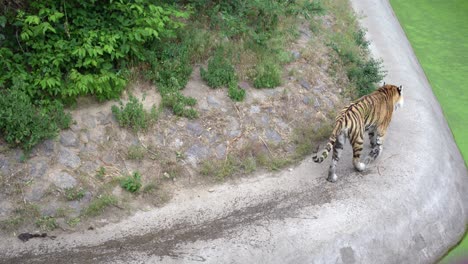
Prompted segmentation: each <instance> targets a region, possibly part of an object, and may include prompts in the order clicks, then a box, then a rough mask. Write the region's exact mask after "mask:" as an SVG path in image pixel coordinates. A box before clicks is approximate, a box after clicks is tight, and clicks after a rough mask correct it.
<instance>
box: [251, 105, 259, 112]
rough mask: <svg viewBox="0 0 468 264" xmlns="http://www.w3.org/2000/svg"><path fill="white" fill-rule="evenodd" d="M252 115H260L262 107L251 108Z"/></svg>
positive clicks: (253, 106) (254, 106)
mask: <svg viewBox="0 0 468 264" xmlns="http://www.w3.org/2000/svg"><path fill="white" fill-rule="evenodd" d="M250 113H251V114H258V113H260V106H258V105H252V106H250Z"/></svg>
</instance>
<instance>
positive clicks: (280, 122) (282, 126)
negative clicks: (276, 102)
mask: <svg viewBox="0 0 468 264" xmlns="http://www.w3.org/2000/svg"><path fill="white" fill-rule="evenodd" d="M276 124H277V125H278V126H279V127H281V128H282V129H289V125H288V124H286V123H285V122H284V121H283V120H281V119H278V120H277V121H276Z"/></svg>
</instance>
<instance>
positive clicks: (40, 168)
mask: <svg viewBox="0 0 468 264" xmlns="http://www.w3.org/2000/svg"><path fill="white" fill-rule="evenodd" d="M30 162H31V163H32V164H31V167H30V169H29V176H30V177H32V178H41V177H42V176H44V174H45V173H46V171H47V170H48V169H49V166H48V165H47V162H46V161H45V160H35V161H30Z"/></svg>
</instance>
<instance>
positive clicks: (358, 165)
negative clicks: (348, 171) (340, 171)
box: [350, 131, 366, 171]
mask: <svg viewBox="0 0 468 264" xmlns="http://www.w3.org/2000/svg"><path fill="white" fill-rule="evenodd" d="M350 142H351V145H352V146H353V165H354V168H355V169H356V170H357V171H363V170H364V169H365V168H366V164H364V163H362V162H361V152H362V149H363V146H364V137H363V132H362V131H359V132H356V134H355V135H350Z"/></svg>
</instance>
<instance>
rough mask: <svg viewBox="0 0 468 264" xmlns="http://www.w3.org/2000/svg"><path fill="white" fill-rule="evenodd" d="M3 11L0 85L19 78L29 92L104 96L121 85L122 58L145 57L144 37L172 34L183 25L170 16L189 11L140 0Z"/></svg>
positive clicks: (34, 4)
mask: <svg viewBox="0 0 468 264" xmlns="http://www.w3.org/2000/svg"><path fill="white" fill-rule="evenodd" d="M10 12H11V11H10ZM0 15H1V14H0ZM4 15H5V14H4ZM4 17H5V18H6V21H5V23H4V24H5V34H4V35H3V36H4V37H5V40H3V41H2V48H1V50H0V57H1V58H2V61H3V62H4V63H2V66H0V87H2V86H3V87H12V88H16V84H17V83H18V82H24V83H25V84H26V85H24V87H27V94H28V95H31V96H34V97H39V96H40V97H50V96H54V97H55V96H58V97H61V98H65V97H75V96H78V95H85V94H92V95H96V96H97V97H98V98H102V99H107V98H116V97H118V95H119V94H120V92H121V91H122V89H123V88H124V87H125V85H126V79H125V77H124V75H123V71H124V70H125V65H126V63H127V62H129V61H131V60H136V61H145V60H146V59H147V58H146V57H145V50H148V49H149V48H151V47H148V46H147V43H151V42H152V41H153V40H155V39H158V38H161V37H164V36H173V35H174V30H175V29H177V28H179V27H180V26H181V25H182V24H181V22H178V21H177V20H176V19H173V18H174V17H188V13H187V12H180V11H177V10H176V9H174V8H172V7H169V6H160V5H157V4H154V2H151V1H143V0H135V1H131V2H127V1H102V2H100V1H93V0H85V1H81V0H80V1H78V0H72V1H53V0H46V1H38V0H36V1H30V2H29V4H28V5H27V6H26V8H23V9H20V10H17V12H16V14H6V16H4Z"/></svg>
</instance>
